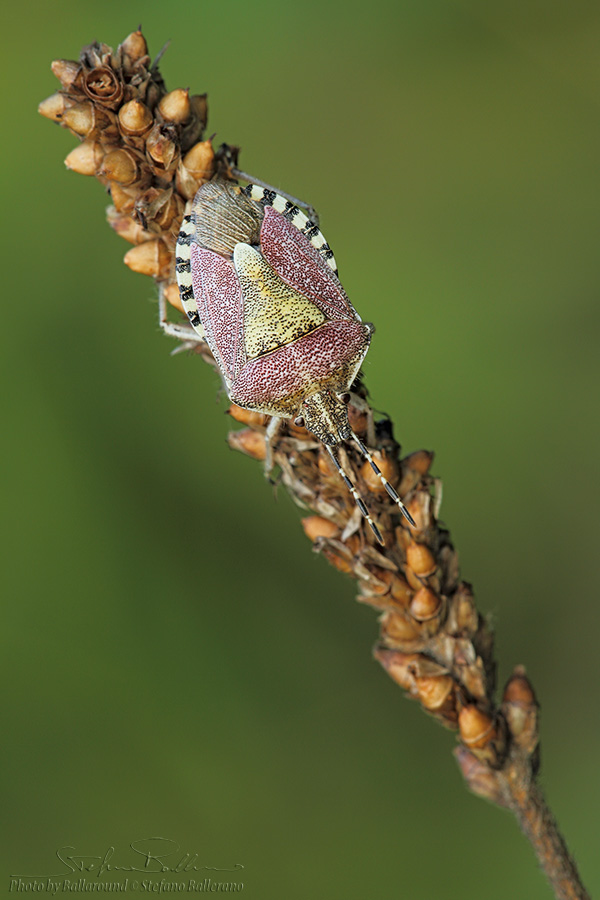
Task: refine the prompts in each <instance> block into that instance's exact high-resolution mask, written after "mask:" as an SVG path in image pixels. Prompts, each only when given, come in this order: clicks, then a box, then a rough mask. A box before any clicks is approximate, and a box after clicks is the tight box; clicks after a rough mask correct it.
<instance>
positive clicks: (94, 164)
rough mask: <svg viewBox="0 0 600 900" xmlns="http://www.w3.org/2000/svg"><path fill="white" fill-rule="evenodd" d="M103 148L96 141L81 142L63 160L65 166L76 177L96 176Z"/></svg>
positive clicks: (102, 157)
mask: <svg viewBox="0 0 600 900" xmlns="http://www.w3.org/2000/svg"><path fill="white" fill-rule="evenodd" d="M103 159H104V148H103V147H102V144H100V143H98V141H82V143H81V144H79V145H78V146H77V147H75V149H74V150H71V152H70V153H69V155H68V156H67V158H66V159H65V166H66V167H67V169H71V171H73V172H77V174H78V175H97V174H98V172H99V170H100V167H101V164H102V160H103Z"/></svg>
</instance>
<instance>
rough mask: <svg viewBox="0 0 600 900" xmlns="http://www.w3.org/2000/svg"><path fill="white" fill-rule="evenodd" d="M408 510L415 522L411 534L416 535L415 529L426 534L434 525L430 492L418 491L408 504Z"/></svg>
mask: <svg viewBox="0 0 600 900" xmlns="http://www.w3.org/2000/svg"><path fill="white" fill-rule="evenodd" d="M406 508H407V509H408V511H409V512H410V514H411V516H412V517H413V520H414V522H415V525H414V527H413V528H412V529H411V533H414V531H415V528H416V530H417V531H420V532H426V531H427V530H428V529H430V528H431V527H432V525H433V524H434V520H433V515H432V513H431V494H430V493H429V491H417V492H416V493H415V494H414V496H413V497H412V498H411V499H410V500H409V501H408V503H407V504H406Z"/></svg>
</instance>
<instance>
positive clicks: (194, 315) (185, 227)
mask: <svg viewBox="0 0 600 900" xmlns="http://www.w3.org/2000/svg"><path fill="white" fill-rule="evenodd" d="M193 234H194V224H193V222H192V217H191V215H187V216H184V218H183V222H182V223H181V230H180V232H179V237H178V238H177V249H176V253H175V273H176V275H177V284H178V286H179V297H180V299H181V305H182V306H183V308H184V310H185V311H186V314H187V317H188V319H189V320H190V325H191V326H192V328H193V329H194V331H195V332H196V333H197V334H199V335H200V337H201V338H204V339H205V335H204V328H203V327H202V323H201V321H200V316H199V315H198V307H197V306H196V301H195V300H194V287H193V284H192V266H191V263H190V247H191V243H192V237H193Z"/></svg>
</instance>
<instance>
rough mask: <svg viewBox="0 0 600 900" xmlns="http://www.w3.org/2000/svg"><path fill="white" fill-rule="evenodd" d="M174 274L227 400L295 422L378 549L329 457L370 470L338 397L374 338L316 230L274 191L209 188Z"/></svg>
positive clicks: (185, 233) (183, 238)
mask: <svg viewBox="0 0 600 900" xmlns="http://www.w3.org/2000/svg"><path fill="white" fill-rule="evenodd" d="M176 268H177V280H178V282H179V290H180V295H181V302H182V304H183V307H184V309H185V311H186V313H187V315H188V318H189V320H190V322H191V324H192V326H193V327H194V329H195V330H196V331H197V332H198V333H199V334H200V335H201V336H202V337H203V338H205V339H206V341H207V343H208V345H209V347H210V349H211V351H212V354H213V356H214V357H215V360H216V361H217V364H218V366H219V369H220V370H221V373H222V376H223V380H224V382H225V387H226V389H227V393H228V395H229V398H230V399H231V400H232V401H233V402H234V403H236V404H237V405H238V406H242V407H244V408H245V409H252V410H257V411H259V412H262V413H266V414H268V415H271V416H285V417H288V418H298V417H300V418H302V419H303V421H304V424H305V425H306V427H307V428H308V429H309V431H311V432H312V433H313V434H314V435H315V436H316V437H318V438H319V439H320V440H321V441H323V443H324V444H325V445H326V447H327V449H328V451H329V453H330V455H331V456H332V458H333V460H334V462H335V464H336V466H337V467H338V469H339V470H340V473H341V475H342V477H343V478H344V480H345V482H346V484H347V485H348V487H349V489H350V491H351V492H352V494H353V496H354V498H355V500H356V502H357V504H358V505H359V507H360V509H361V511H362V512H363V514H364V515H365V516H366V518H367V519H368V521H369V523H370V524H371V527H372V528H373V530H374V532H375V534H376V535H377V537H378V540H380V541H381V535H380V534H379V531H378V530H377V528H376V526H375V525H374V523H373V521H372V519H371V517H370V516H369V513H368V511H367V509H366V506H365V504H364V503H363V501H362V499H361V498H360V497H359V495H358V493H357V492H356V489H355V488H354V486H353V485H352V483H351V482H350V480H349V479H348V477H347V476H346V474H345V473H344V472H343V471H342V469H341V466H340V463H339V461H338V459H337V456H336V455H335V454H334V453H333V452H332V450H331V447H332V446H334V445H336V444H339V443H340V442H341V441H346V440H350V439H352V440H354V441H355V442H356V443H357V445H358V446H359V448H360V450H361V452H362V453H363V455H365V456H366V458H367V459H369V461H370V462H371V464H372V465H373V467H374V468H375V470H376V471H378V469H377V467H376V466H375V464H374V463H373V461H372V460H371V457H370V454H369V452H368V451H367V449H366V448H365V447H364V446H363V445H362V443H361V442H360V441H359V440H358V438H357V437H356V435H355V434H354V433H353V432H352V429H351V427H350V424H349V422H348V414H347V410H346V406H345V403H344V400H343V399H342V396H343V395H344V394H345V393H346V392H347V391H348V389H349V388H350V386H351V384H352V382H353V381H354V379H355V377H356V374H357V372H358V370H359V368H360V365H361V363H362V361H363V359H364V357H365V355H366V353H367V350H368V349H369V343H370V340H371V335H372V333H373V330H374V329H373V326H372V325H370V324H368V323H363V322H362V321H361V319H360V316H359V315H358V313H357V312H356V310H355V309H354V307H353V306H352V304H351V303H350V301H349V299H348V297H347V296H346V293H345V291H344V289H343V288H342V286H341V284H340V282H339V280H338V278H337V268H336V265H335V260H334V257H333V253H332V251H331V249H330V247H329V245H328V244H327V242H326V241H325V238H324V237H323V235H322V234H321V232H320V231H319V229H318V227H317V226H316V225H315V224H314V223H313V222H311V221H310V220H309V219H307V217H306V216H305V215H304V213H302V212H301V211H300V210H299V209H298V207H297V206H294V204H293V203H291V202H290V201H289V200H287V199H285V198H284V197H282V196H281V195H279V194H277V193H275V191H269V190H265V189H263V188H259V187H256V186H254V185H249V186H248V187H247V188H244V189H242V188H239V187H237V186H236V185H233V184H231V183H228V182H219V181H215V182H209V183H208V184H205V185H203V186H202V187H201V188H200V190H199V191H198V193H197V194H196V196H195V198H194V200H193V203H192V207H191V212H190V213H189V215H186V216H185V218H184V220H183V224H182V228H181V232H180V235H179V239H178V242H177V260H176ZM382 479H383V477H382ZM386 487H388V491H390V493H392V492H393V493H392V496H394V494H395V491H394V489H393V488H392V487H391V485H389V486H388V484H387V482H386ZM396 498H397V494H396V495H395V497H394V499H396ZM397 502H399V501H397Z"/></svg>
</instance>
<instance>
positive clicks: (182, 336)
mask: <svg viewBox="0 0 600 900" xmlns="http://www.w3.org/2000/svg"><path fill="white" fill-rule="evenodd" d="M168 308H169V307H168V303H167V299H166V297H165V291H164V286H163V285H162V284H160V285H159V286H158V324H159V325H160V327H161V330H162V331H163V333H164V334H166V335H167V337H172V338H176V339H177V340H178V341H181V342H182V343H181V345H180V346H179V347H176V348H175V350H173V351H172V355H173V356H174V355H175V354H176V353H182V352H183V351H184V350H193V349H194V347H197V346H198V344H205V343H206V341H205V340H204V338H202V337H201V336H200V335H199V334H198V332H197V331H194V329H193V328H192V326H191V325H189V324H188V323H187V322H171V321H169V314H168Z"/></svg>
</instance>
